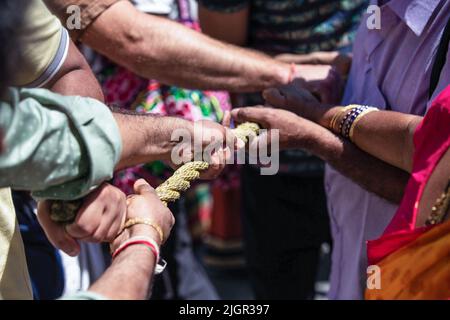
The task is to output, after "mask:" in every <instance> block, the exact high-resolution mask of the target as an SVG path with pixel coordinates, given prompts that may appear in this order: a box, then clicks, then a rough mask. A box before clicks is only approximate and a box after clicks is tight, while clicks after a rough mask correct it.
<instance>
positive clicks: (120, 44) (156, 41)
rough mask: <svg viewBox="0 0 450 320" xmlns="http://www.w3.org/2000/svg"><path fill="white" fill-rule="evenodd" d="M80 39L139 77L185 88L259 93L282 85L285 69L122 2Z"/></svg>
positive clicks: (248, 51) (284, 79)
mask: <svg viewBox="0 0 450 320" xmlns="http://www.w3.org/2000/svg"><path fill="white" fill-rule="evenodd" d="M111 25H114V26H115V28H111ZM82 41H83V42H85V43H86V44H88V45H90V46H91V47H93V48H94V49H95V50H97V51H99V52H101V53H102V54H104V55H106V56H107V57H109V58H110V59H111V60H113V61H115V62H116V63H118V64H120V65H122V66H124V67H126V68H128V69H130V70H132V71H133V72H135V73H137V74H139V75H140V76H143V77H146V78H155V79H158V80H160V81H161V82H163V83H167V84H173V85H178V86H182V87H185V88H196V89H223V90H228V91H234V92H248V91H259V90H262V89H265V88H267V87H271V86H277V85H280V84H283V83H286V82H287V81H288V78H289V73H290V68H289V65H288V64H286V63H283V62H279V61H275V60H274V59H272V58H270V57H268V56H265V55H263V54H260V53H256V52H253V51H250V50H246V49H242V48H239V47H236V46H232V45H228V44H224V43H222V42H220V41H217V40H214V39H212V38H210V37H208V36H206V35H203V34H201V33H199V32H196V31H193V30H191V29H189V28H186V27H184V26H182V25H181V24H179V23H176V22H173V21H170V20H168V19H165V18H161V17H157V16H154V15H148V14H145V13H142V12H139V11H137V10H136V9H135V8H134V7H133V6H132V5H131V4H130V3H128V2H125V1H123V2H119V3H117V4H115V5H114V6H112V7H111V8H110V9H108V10H107V11H106V12H104V13H103V14H102V15H101V16H100V17H99V18H98V19H97V20H96V21H95V22H94V23H93V24H92V25H91V26H90V27H89V28H88V29H87V31H86V32H85V33H84V35H83V37H82Z"/></svg>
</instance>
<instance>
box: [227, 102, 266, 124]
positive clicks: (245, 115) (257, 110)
mask: <svg viewBox="0 0 450 320" xmlns="http://www.w3.org/2000/svg"><path fill="white" fill-rule="evenodd" d="M266 111H267V109H264V108H263V107H245V108H238V109H234V110H232V111H231V117H232V118H233V120H234V121H236V122H238V123H243V122H247V121H248V122H256V123H258V124H260V125H261V126H263V127H265V128H266V127H267V126H268V122H267V120H266Z"/></svg>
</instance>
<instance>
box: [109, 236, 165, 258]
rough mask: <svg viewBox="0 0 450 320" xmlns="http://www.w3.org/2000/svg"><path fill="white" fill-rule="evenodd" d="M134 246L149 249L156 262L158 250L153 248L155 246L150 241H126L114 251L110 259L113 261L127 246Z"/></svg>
mask: <svg viewBox="0 0 450 320" xmlns="http://www.w3.org/2000/svg"><path fill="white" fill-rule="evenodd" d="M135 244H143V245H146V246H147V247H148V248H150V250H151V251H152V253H153V254H154V256H155V259H156V260H158V258H159V252H158V250H157V249H156V248H155V246H154V245H153V244H152V243H151V242H150V241H147V240H133V241H126V242H124V243H123V244H122V245H121V246H120V247H119V248H117V249H116V251H114V253H113V254H112V258H113V259H114V258H115V257H117V255H118V254H119V253H121V252H122V251H123V250H125V249H126V248H128V247H129V246H132V245H135Z"/></svg>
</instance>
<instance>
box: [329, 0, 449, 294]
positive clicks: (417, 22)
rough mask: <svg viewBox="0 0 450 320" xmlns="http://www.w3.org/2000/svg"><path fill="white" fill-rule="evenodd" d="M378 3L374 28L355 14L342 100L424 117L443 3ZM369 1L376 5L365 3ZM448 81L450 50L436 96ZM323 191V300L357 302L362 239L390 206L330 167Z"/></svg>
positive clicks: (374, 231) (445, 15)
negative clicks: (328, 238) (327, 252)
mask: <svg viewBox="0 0 450 320" xmlns="http://www.w3.org/2000/svg"><path fill="white" fill-rule="evenodd" d="M383 3H385V4H384V5H382V6H381V29H380V30H369V29H368V28H367V24H366V20H367V16H365V17H364V18H363V19H362V22H361V26H360V28H359V30H358V33H357V36H356V40H355V44H354V49H353V55H354V58H353V65H352V69H351V72H350V77H349V81H348V84H347V88H346V92H345V95H344V99H343V104H344V105H347V104H351V103H358V104H364V105H372V106H376V107H378V108H380V109H389V110H395V111H399V112H404V113H411V114H417V115H424V113H425V112H426V109H427V106H428V103H429V101H428V89H429V83H430V74H431V68H432V65H433V62H434V57H435V54H436V50H437V46H438V44H439V40H440V38H441V35H442V31H443V29H444V27H445V25H446V23H447V21H448V19H449V17H450V1H446V0H422V1H420V0H409V1H408V0H391V1H383ZM372 4H378V5H380V3H379V2H378V1H372ZM449 83H450V54H448V58H447V64H446V66H444V70H443V74H442V76H441V79H440V83H439V85H438V88H437V90H436V92H435V94H434V96H436V95H437V94H439V92H440V91H441V90H442V89H444V88H445V87H446V86H447V84H449ZM325 188H326V191H327V196H328V206H329V212H330V219H331V224H332V234H333V240H334V250H333V256H332V272H331V289H330V293H329V297H330V299H361V298H362V297H363V292H364V289H365V286H366V269H367V257H366V241H367V240H371V239H375V238H378V237H379V236H380V235H381V234H382V233H383V231H384V229H385V228H386V226H387V225H388V223H389V222H390V220H391V219H392V217H393V215H394V213H395V210H396V209H397V207H396V206H395V205H392V204H390V203H388V202H387V201H385V200H383V199H381V198H379V197H377V196H375V195H374V194H371V193H369V192H367V191H365V190H363V189H362V188H360V187H359V186H358V185H356V184H355V183H353V182H351V181H350V180H349V179H347V178H345V177H344V176H342V175H341V174H339V173H338V172H336V171H335V170H334V169H332V168H331V167H329V166H328V167H327V169H326V179H325Z"/></svg>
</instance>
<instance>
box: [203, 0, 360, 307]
mask: <svg viewBox="0 0 450 320" xmlns="http://www.w3.org/2000/svg"><path fill="white" fill-rule="evenodd" d="M199 3H200V7H199V8H200V10H199V18H200V22H201V26H202V29H203V31H204V32H205V33H206V34H208V35H210V36H212V37H214V38H216V39H219V40H222V41H225V42H228V43H231V44H235V45H238V46H243V47H249V48H252V49H255V50H257V51H259V52H264V53H266V54H269V55H272V56H276V55H278V57H277V58H278V59H279V60H280V61H284V62H287V63H303V64H308V63H309V64H318V65H332V66H334V67H335V68H336V71H337V72H338V73H339V74H340V75H341V77H342V78H346V76H347V73H348V70H349V68H350V64H351V59H350V58H349V57H348V56H347V54H348V53H350V52H351V50H352V44H353V39H354V35H355V33H356V29H357V26H358V24H359V21H360V18H361V15H362V13H363V12H364V11H365V10H366V8H367V1H364V0H358V1H348V0H333V1H291V0H286V1H262V0H229V1H220V0H199ZM225 26H226V27H225ZM319 51H321V52H319ZM322 51H327V52H322ZM324 87H325V88H327V89H325V90H323V89H324V88H322V93H321V94H319V95H318V96H319V97H320V98H321V99H322V101H324V102H332V101H334V102H336V101H338V100H339V97H340V94H338V95H335V94H334V93H335V92H339V91H340V89H341V87H340V83H339V82H338V81H329V82H327V83H326V84H325V86H324ZM262 101H263V100H262V98H261V95H260V94H256V95H247V96H245V97H243V99H242V98H241V102H239V105H241V106H248V105H256V104H261V103H262ZM323 178H324V163H323V162H322V161H321V160H320V159H319V158H317V157H315V156H313V155H311V154H310V153H308V152H303V151H299V150H296V151H293V150H291V151H285V152H283V153H281V155H280V172H279V173H278V174H277V175H274V176H263V175H260V173H259V168H257V167H256V166H252V165H246V166H245V167H244V169H243V171H242V209H243V212H242V214H243V228H244V229H243V235H244V250H245V255H246V260H247V267H248V271H249V274H250V279H251V281H252V285H253V288H254V290H255V294H256V297H257V298H259V299H310V298H313V297H314V293H315V287H314V284H315V280H316V275H317V269H318V261H319V256H320V248H321V245H322V243H324V242H330V234H329V233H330V231H329V222H328V214H327V208H326V196H325V191H324V186H323ZM280 217H282V218H280ZM268 234H272V235H274V236H273V237H267V235H268ZM321 293H322V294H326V292H321Z"/></svg>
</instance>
